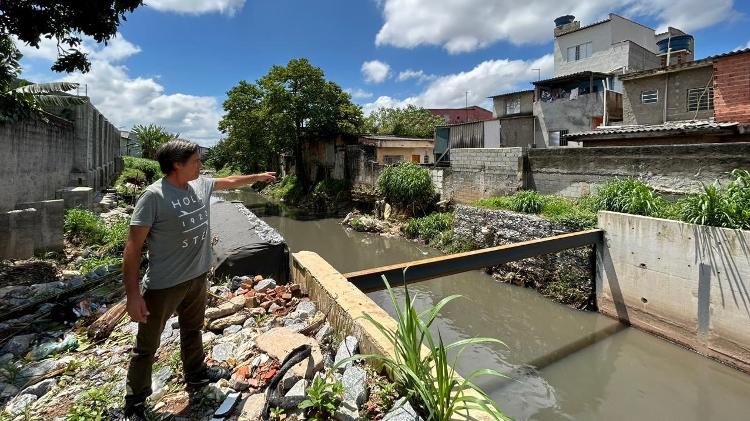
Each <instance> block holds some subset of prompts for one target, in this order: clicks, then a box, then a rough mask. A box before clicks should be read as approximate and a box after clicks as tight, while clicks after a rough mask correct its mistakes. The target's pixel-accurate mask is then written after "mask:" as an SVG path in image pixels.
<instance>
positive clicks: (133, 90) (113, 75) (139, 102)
mask: <svg viewBox="0 0 750 421" xmlns="http://www.w3.org/2000/svg"><path fill="white" fill-rule="evenodd" d="M55 45H56V44H55ZM23 48H28V47H23ZM31 48H32V49H33V47H31ZM34 50H35V49H34ZM84 50H85V51H87V52H88V53H89V54H90V55H89V58H90V59H91V71H89V72H88V73H85V74H81V73H78V72H76V73H72V74H69V75H66V76H64V77H62V78H60V77H56V78H55V77H49V75H47V78H46V79H47V80H40V78H34V79H33V80H35V81H49V80H55V79H57V80H65V81H69V82H77V83H80V84H81V85H82V89H81V93H83V92H84V89H85V92H86V93H87V94H88V96H89V97H90V98H91V102H92V103H93V104H94V106H95V107H96V108H97V109H98V110H99V111H100V112H101V113H102V114H103V115H104V116H105V117H106V118H107V119H108V120H109V121H110V122H112V124H114V125H115V126H117V127H120V128H122V129H130V128H132V127H133V126H134V125H136V124H152V123H153V124H157V125H160V126H164V127H165V128H166V129H167V130H169V131H170V132H174V133H180V136H181V137H183V138H185V139H190V140H193V141H195V142H198V143H200V144H202V145H207V146H209V145H213V144H214V143H216V141H217V140H218V139H219V137H220V133H219V131H218V129H217V126H218V122H219V120H220V119H221V115H222V111H221V107H220V104H219V101H218V100H217V98H215V97H211V96H196V95H189V94H184V93H167V92H166V89H165V88H164V86H162V85H161V84H159V83H158V82H157V81H156V80H154V78H152V77H140V76H131V75H130V74H129V71H128V68H127V67H126V66H124V65H122V64H119V63H118V62H120V61H122V60H123V59H125V58H127V57H130V56H132V55H133V54H136V53H138V52H139V51H141V49H140V48H139V47H138V46H136V45H133V44H132V43H130V42H129V41H127V40H126V39H125V38H123V37H122V36H121V35H120V36H118V37H117V38H114V39H113V40H112V41H110V42H109V44H108V45H107V46H97V45H95V44H92V43H89V42H86V41H84ZM40 51H44V52H45V53H44V54H42V53H39V54H36V55H33V54H27V57H28V56H33V57H35V58H42V59H46V60H48V61H52V60H54V59H56V58H57V52H56V47H55V52H54V54H51V53H49V52H48V46H46V45H45V46H44V48H42V49H40ZM24 70H26V68H25V69H24ZM23 76H27V74H26V73H24V75H23ZM28 76H30V75H28ZM55 76H59V75H55ZM42 79H44V78H42ZM84 86H85V88H84Z"/></svg>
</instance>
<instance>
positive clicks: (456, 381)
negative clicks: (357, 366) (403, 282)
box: [339, 277, 509, 421]
mask: <svg viewBox="0 0 750 421" xmlns="http://www.w3.org/2000/svg"><path fill="white" fill-rule="evenodd" d="M383 282H385V285H386V288H387V290H388V295H389V296H390V299H391V302H392V303H393V307H394V309H395V311H396V321H397V327H396V328H395V329H393V328H390V327H386V326H384V325H383V324H382V323H380V322H379V321H377V320H375V319H374V318H373V317H372V316H370V315H369V314H366V313H365V315H364V316H363V317H364V318H365V319H366V320H367V321H368V322H370V323H372V324H373V326H375V327H376V328H377V329H378V330H379V331H380V332H381V333H382V334H383V335H384V336H385V337H386V338H388V340H389V341H390V342H391V344H392V345H393V349H394V355H393V356H384V355H375V354H371V355H359V356H354V357H351V358H348V359H346V360H343V361H342V362H340V363H339V364H345V363H346V362H347V361H351V360H355V359H366V360H374V361H376V362H378V363H381V364H382V365H383V366H384V367H385V368H386V370H387V371H388V372H389V373H390V374H391V377H392V380H394V382H396V383H397V384H398V385H399V386H400V387H401V388H403V389H404V390H406V391H407V393H408V394H409V396H408V397H409V399H410V400H411V401H412V402H413V403H414V404H415V405H416V406H417V407H418V408H419V409H420V410H421V412H422V413H423V414H424V415H426V418H427V419H428V420H429V421H448V420H450V419H451V418H452V417H453V415H455V414H459V413H464V412H467V411H470V410H471V411H479V412H482V413H485V414H487V415H490V416H491V417H492V418H494V419H496V420H507V419H509V418H508V417H507V416H506V415H505V414H503V412H502V411H501V410H500V409H499V408H498V407H497V405H496V404H495V402H493V401H492V399H490V397H489V396H487V394H486V393H485V392H483V391H482V390H481V389H480V388H479V386H477V385H476V384H475V383H474V382H473V380H474V379H475V378H476V377H479V376H494V377H499V378H506V376H504V375H503V374H500V373H498V372H497V371H495V370H492V369H481V370H476V371H474V372H472V373H471V374H470V375H469V376H468V377H466V378H465V379H462V378H461V377H460V376H459V375H458V374H457V373H456V371H455V368H454V367H455V366H456V363H457V362H458V359H459V357H460V356H461V353H462V352H463V351H464V349H466V347H468V346H470V345H476V344H488V343H494V344H499V345H503V346H504V344H503V343H502V342H501V341H499V340H497V339H494V338H469V339H463V340H460V341H457V342H454V343H451V344H448V345H446V344H444V343H443V339H442V337H441V336H440V334H439V333H438V338H437V340H436V339H435V337H434V336H433V334H432V333H431V332H430V326H432V323H433V322H434V321H435V318H436V317H437V315H438V313H439V312H440V310H441V309H442V308H443V307H445V305H446V304H448V303H449V302H451V301H453V300H455V299H457V298H460V295H451V296H449V297H446V298H444V299H442V300H441V301H440V302H439V303H438V304H437V305H435V306H433V307H430V308H428V309H427V310H425V311H423V312H421V313H419V312H417V310H416V308H415V299H414V298H412V297H411V296H410V294H409V288H408V287H407V286H404V294H405V297H404V305H403V306H401V305H399V303H398V302H397V299H396V296H395V294H394V292H393V290H392V289H391V286H390V284H389V283H388V280H387V279H386V278H385V277H383ZM425 346H426V347H427V350H428V352H426V353H423V352H422V349H423V347H425ZM454 349H455V350H457V352H456V356H455V357H454V358H453V361H450V358H449V357H448V351H451V350H454Z"/></svg>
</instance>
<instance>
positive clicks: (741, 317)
mask: <svg viewBox="0 0 750 421" xmlns="http://www.w3.org/2000/svg"><path fill="white" fill-rule="evenodd" d="M599 227H600V228H602V229H604V230H605V240H604V245H603V247H600V248H599V249H600V250H599V255H598V256H597V303H598V306H599V310H600V311H601V312H602V313H604V314H606V315H609V316H612V317H616V318H618V319H620V320H623V321H625V322H628V323H630V324H632V325H634V326H637V327H639V328H642V329H645V330H647V331H650V332H653V333H656V334H658V335H661V336H664V337H666V338H668V339H671V340H673V341H676V342H678V343H680V344H682V345H685V346H688V347H690V348H693V349H695V350H696V351H698V352H700V353H702V354H705V355H708V356H711V357H713V358H716V359H719V360H721V361H723V362H725V363H728V364H730V365H733V366H735V367H737V368H740V369H742V370H744V371H750V293H749V292H748V291H750V246H748V244H750V232H749V231H738V230H729V229H724V228H715V227H706V226H699V225H692V224H685V223H681V222H676V221H668V220H663V219H656V218H648V217H641V216H634V215H624V214H617V213H611V212H600V213H599Z"/></svg>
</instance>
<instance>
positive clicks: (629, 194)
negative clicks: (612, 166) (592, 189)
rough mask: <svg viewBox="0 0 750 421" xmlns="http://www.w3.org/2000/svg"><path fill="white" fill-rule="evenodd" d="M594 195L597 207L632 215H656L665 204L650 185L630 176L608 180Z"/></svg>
mask: <svg viewBox="0 0 750 421" xmlns="http://www.w3.org/2000/svg"><path fill="white" fill-rule="evenodd" d="M595 197H596V206H597V208H598V209H601V210H607V211H612V212H622V213H629V214H633V215H645V216H654V215H658V214H659V212H661V210H662V208H663V207H664V206H665V205H666V201H665V200H664V199H663V198H662V197H661V196H659V195H658V194H656V193H655V192H654V189H653V188H652V187H651V186H649V185H648V184H646V183H644V182H643V181H641V180H636V179H634V178H631V177H626V178H615V179H614V180H611V181H609V182H608V183H606V184H605V185H603V186H601V187H600V188H599V190H598V191H597V193H596V196H595Z"/></svg>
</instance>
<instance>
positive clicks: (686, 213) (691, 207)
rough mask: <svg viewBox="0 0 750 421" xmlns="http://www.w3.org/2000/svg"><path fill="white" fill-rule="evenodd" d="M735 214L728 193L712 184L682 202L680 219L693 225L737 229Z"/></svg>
mask: <svg viewBox="0 0 750 421" xmlns="http://www.w3.org/2000/svg"><path fill="white" fill-rule="evenodd" d="M734 213H735V210H734V209H733V205H732V203H731V201H730V199H729V196H728V195H727V193H726V192H725V191H724V190H722V189H721V188H720V186H719V185H718V184H712V185H710V186H703V191H702V192H701V193H697V194H691V195H689V196H688V197H686V198H685V199H683V200H682V202H681V213H680V217H681V219H682V220H683V221H685V222H689V223H691V224H699V225H712V226H716V227H725V228H736V227H737V225H738V224H737V221H736V220H735V218H734V215H733V214H734Z"/></svg>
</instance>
